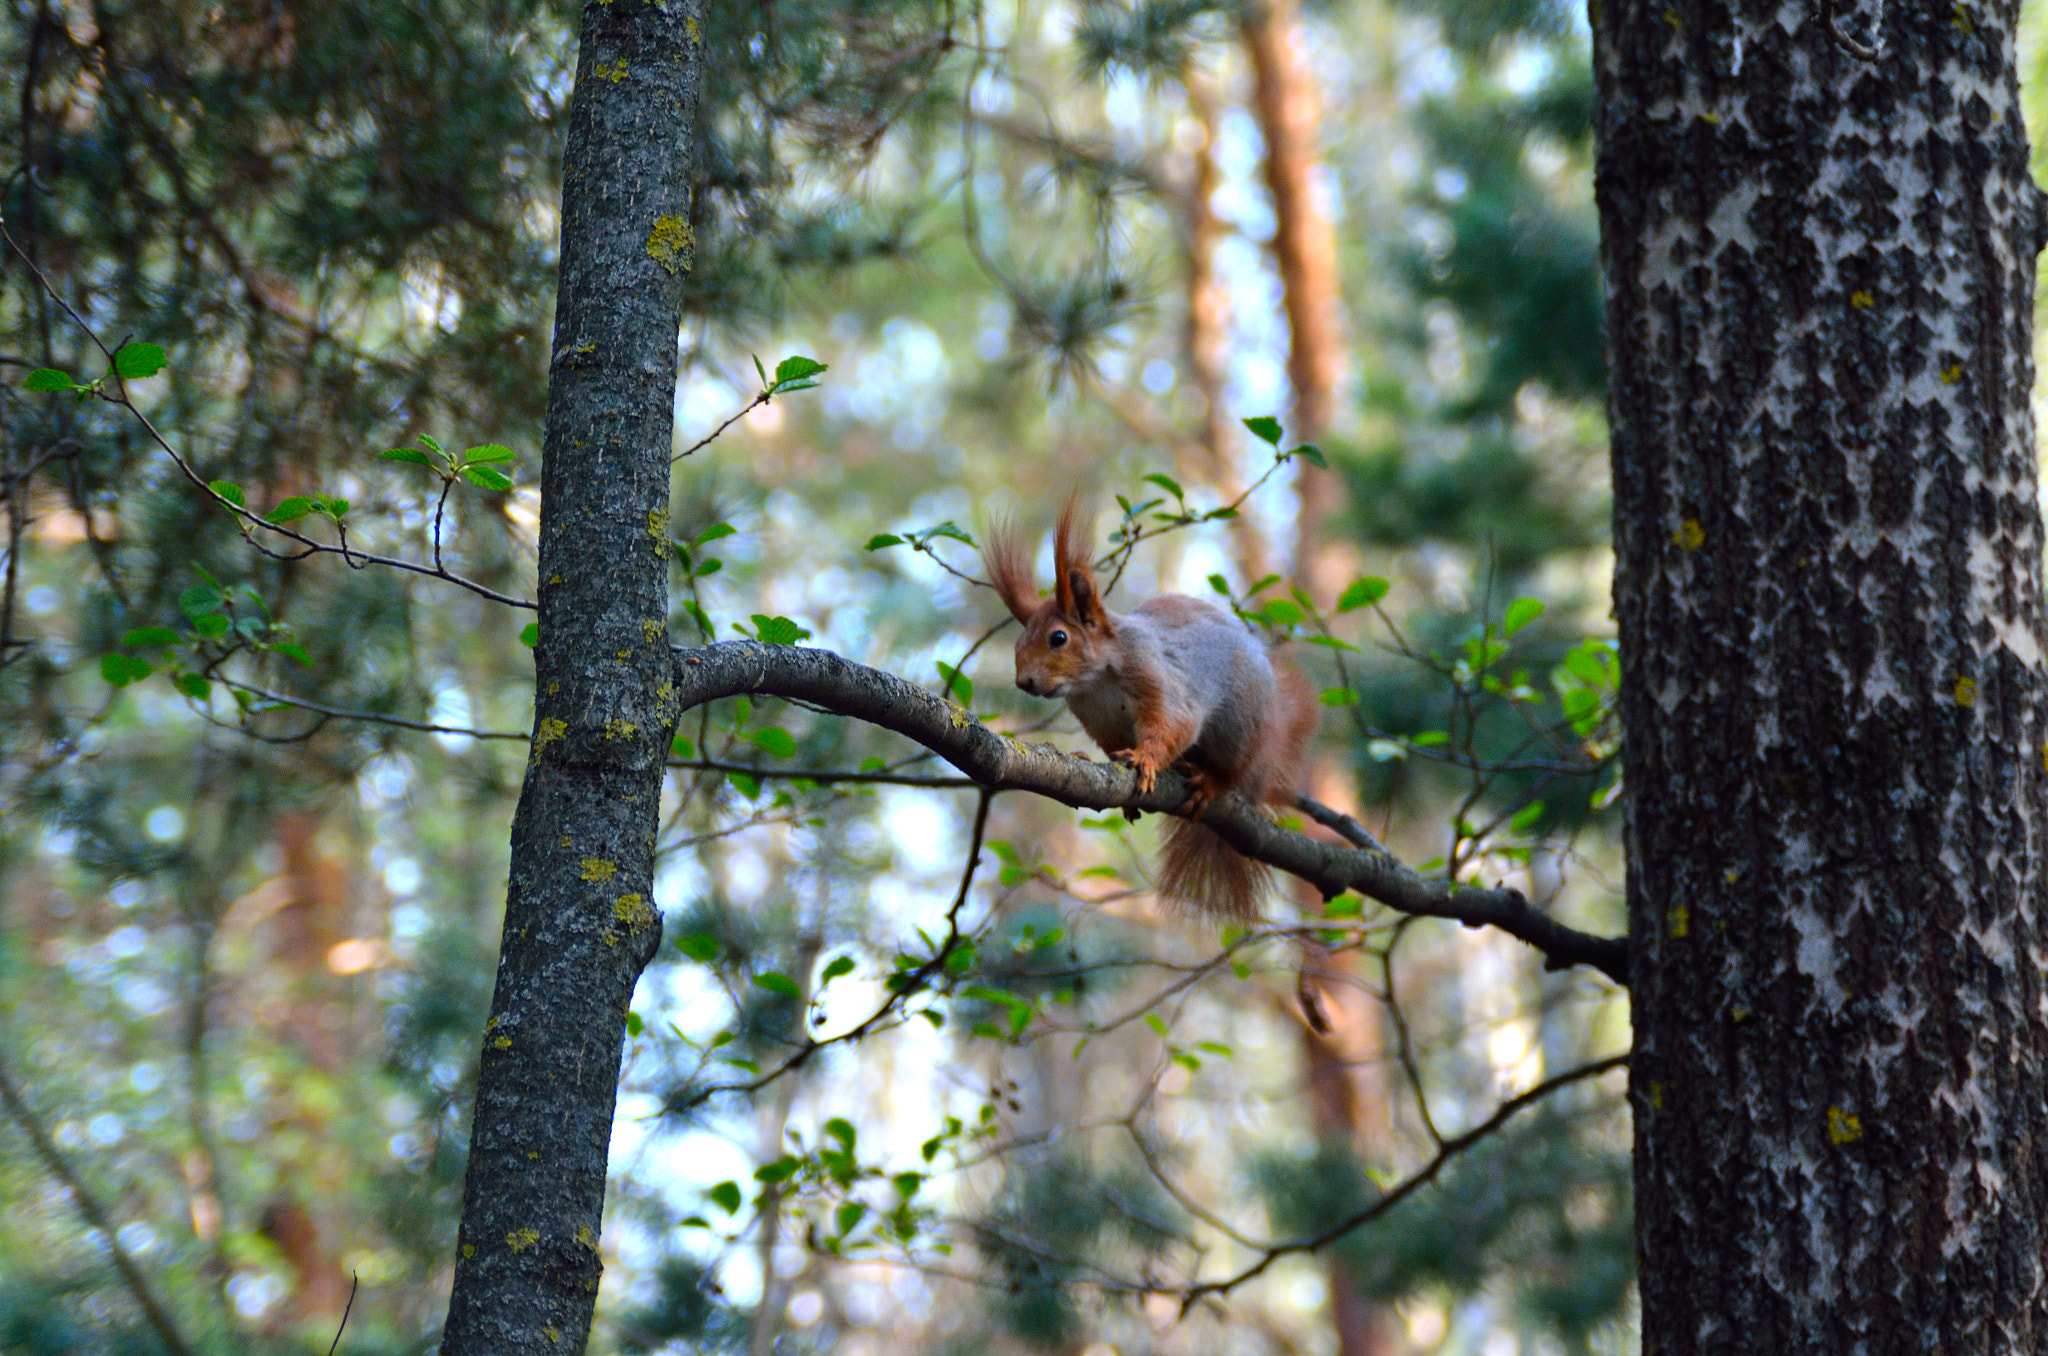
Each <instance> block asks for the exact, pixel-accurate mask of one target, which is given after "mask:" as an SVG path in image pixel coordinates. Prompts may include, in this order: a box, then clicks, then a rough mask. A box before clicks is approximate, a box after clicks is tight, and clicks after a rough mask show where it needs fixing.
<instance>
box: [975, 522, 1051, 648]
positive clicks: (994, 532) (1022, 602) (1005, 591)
mask: <svg viewBox="0 0 2048 1356" xmlns="http://www.w3.org/2000/svg"><path fill="white" fill-rule="evenodd" d="M981 559H982V563H983V564H984V565H986V566H987V567H988V577H989V582H990V583H991V584H993V585H995V590H996V596H997V597H999V598H1001V599H1002V600H1003V606H1004V607H1007V608H1008V609H1010V615H1011V616H1013V617H1015V618H1016V619H1017V620H1018V621H1020V622H1025V623H1029V622H1030V620H1031V614H1032V613H1034V612H1036V611H1038V590H1037V588H1036V587H1034V586H1033V584H1032V582H1031V551H1030V548H1028V547H1026V546H1025V544H1024V535H1023V534H1022V533H1021V532H1019V531H1018V530H1017V522H1016V519H1014V518H998V519H996V520H995V521H993V522H991V523H990V524H989V527H988V544H987V545H986V546H984V547H982V548H981Z"/></svg>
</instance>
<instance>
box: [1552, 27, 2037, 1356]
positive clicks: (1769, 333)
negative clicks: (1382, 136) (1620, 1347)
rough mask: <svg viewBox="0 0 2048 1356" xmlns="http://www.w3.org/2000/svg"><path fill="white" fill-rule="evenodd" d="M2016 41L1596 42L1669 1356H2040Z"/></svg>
mask: <svg viewBox="0 0 2048 1356" xmlns="http://www.w3.org/2000/svg"><path fill="white" fill-rule="evenodd" d="M2018 17H2019V14H2018V5H2017V3H2013V2H2012V0H1999V2H1998V3H1990V4H1983V3H1978V2H1977V0H1966V3H1962V4H1956V5H1943V6H1941V7H1939V8H1936V7H1931V6H1907V5H1886V6H1883V7H1881V8H1880V7H1870V8H1866V9H1862V10H1858V11H1851V12H1844V13H1842V14H1841V15H1840V20H1839V22H1840V24H1841V25H1842V30H1843V32H1842V35H1837V34H1835V33H1832V32H1831V31H1830V27H1829V25H1830V8H1829V7H1828V6H1826V5H1820V4H1815V5H1792V6H1785V5H1780V4H1778V3H1776V0H1770V2H1769V3H1765V2H1764V0H1740V2H1739V3H1735V4H1731V5H1725V6H1724V5H1711V6H1707V5H1692V4H1680V5H1678V6H1676V7H1675V8H1674V7H1669V6H1664V5H1651V6H1641V5H1622V4H1613V3H1601V2H1600V0H1596V3H1595V4H1594V5H1593V7H1592V27H1593V33H1594V46H1595V64H1596V72H1597V81H1598V105H1597V111H1596V129H1597V133H1598V136H1599V143H1600V151H1599V162H1598V173H1597V196H1598V201H1599V207H1600V214H1601V235H1602V262H1603V267H1604V270H1605V278H1606V290H1607V316H1608V320H1607V324H1608V336H1607V350H1608V353H1607V356H1608V363H1609V370H1610V374H1611V380H1610V395H1609V418H1610V423H1611V426H1612V430H1613V460H1614V495H1615V549H1616V556H1617V564H1616V571H1615V588H1614V593H1615V610H1616V616H1617V619H1618V621H1619V625H1620V634H1621V655H1622V663H1623V683H1622V709H1623V717H1624V722H1625V725H1626V728H1627V731H1628V739H1627V746H1626V749H1625V752H1624V765H1625V770H1626V784H1627V786H1628V787H1629V802H1628V807H1627V818H1626V835H1627V849H1628V860H1629V877H1628V896H1629V918H1630V929H1629V931H1630V936H1631V938H1632V941H1633V947H1634V952H1633V957H1632V974H1633V977H1634V979H1635V986H1634V990H1633V994H1632V1002H1633V1010H1634V1019H1635V1025H1636V1043H1635V1054H1634V1058H1633V1061H1632V1065H1631V1079H1632V1101H1633V1107H1634V1111H1635V1141H1636V1159H1635V1161H1636V1217H1637V1230H1638V1246H1639V1251H1640V1258H1641V1264H1642V1269H1641V1291H1642V1304H1643V1350H1644V1351H1645V1352H1646V1353H1650V1352H1655V1353H1657V1356H1678V1354H1679V1353H1692V1352H1729V1353H1734V1352H1756V1351H1771V1352H1787V1353H1790V1352H1851V1351H1854V1352H1859V1353H1861V1352H1869V1353H1885V1352H1901V1353H1904V1352H1914V1353H1921V1352H1929V1351H1942V1352H1955V1353H1962V1352H1983V1353H1993V1352H1998V1353H2008V1352H2019V1351H2038V1350H2041V1349H2042V1347H2043V1345H2044V1343H2048V1321H2044V1320H2048V1287H2044V1285H2043V1269H2042V1267H2043V1262H2042V1248H2043V1242H2044V1240H2043V1238H2042V1228H2041V1220H2042V1218H2043V1213H2044V1209H2048V1190H2044V1178H2043V1171H2042V1168H2043V1164H2042V1161H2041V1155H2042V1153H2043V1152H2044V1146H2048V1114H2044V1112H2048V1107H2044V1102H2043V1096H2042V1093H2043V1088H2042V1077H2041V1059H2042V1055H2041V1052H2042V1050H2043V1049H2044V1048H2048V1016H2044V1008H2043V990H2042V980H2041V974H2042V964H2043V960H2044V945H2043V938H2042V931H2041V919H2042V914H2041V895H2042V861H2041V837H2040V830H2039V828H2038V827H2037V822H2036V815H2035V810H2036V807H2038V805H2039V804H2040V799H2041V793H2042V789H2043V788H2042V782H2043V764H2042V760H2043V757H2044V752H2048V750H2044V746H2043V743H2042V735H2043V719H2042V682H2041V678H2042V669H2041V653H2042V613H2041V598H2040V582H2039V581H2040V568H2041V518H2040V510H2039V506H2038V503H2037V499H2036V486H2035V447H2034V433H2033V427H2032V420H2031V416H2030V412H2029V406H2028V396H2029V392H2030V389H2031V387H2032V384H2033V376H2034V372H2033V362H2032V356H2031V354H2032V343H2031V317H2032V310H2033V304H2034V255H2035V253H2036V251H2037V250H2038V249H2039V247H2040V240H2041V238H2040V235H2039V234H2038V232H2039V230H2040V227H2041V221H2042V217H2041V212H2040V208H2041V202H2040V195H2039V193H2038V192H2037V191H2036V190H2035V188H2034V187H2033V184H2032V182H2031V180H2030V179H2029V178H2028V172H2027V160H2028V155H2027V145H2026V138H2025V133H2024V131H2023V129H2022V127H2021V123H2020V108H2019V101H2018V89H2017V80H2016V77H2015V72H2014V57H2013V38H2014V30H2015V28H2016V26H2017V23H2018ZM1859 43H1864V44H1869V45H1870V46H1873V47H1875V48H1876V52H1875V53H1874V59H1872V60H1863V59H1859V58H1858V57H1857V56H1856V55H1855V54H1854V52H1853V50H1852V48H1853V47H1854V46H1855V45H1856V44H1859Z"/></svg>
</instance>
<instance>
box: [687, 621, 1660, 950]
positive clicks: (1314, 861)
mask: <svg viewBox="0 0 2048 1356" xmlns="http://www.w3.org/2000/svg"><path fill="white" fill-rule="evenodd" d="M675 656H676V688H677V695H678V697H679V698H680V700H681V704H682V707H683V709H685V710H687V709H689V708H690V707H693V706H697V705H700V704H702V703H704V702H708V701H712V700H715V699H716V698H719V697H732V696H738V695H740V694H742V693H753V694H760V695H766V696H774V697H784V698H794V699H798V700H802V701H806V702H810V703H812V704H813V705H816V706H819V707H822V708H824V709H825V710H828V711H832V712H835V713H837V714H839V715H842V716H852V717H854V718H855V719H857V720H864V721H867V722H868V723H869V724H871V725H879V726H882V727H883V728H884V729H888V730H893V731H895V732H896V733H897V734H900V735H903V736H904V737H906V738H908V739H913V740H915V741H917V742H918V743H919V744H922V745H924V746H925V747H926V748H928V749H930V750H931V751H932V752H933V753H936V754H938V755H939V756H940V757H941V758H944V759H945V760H946V761H947V762H949V763H951V764H952V765H953V766H954V767H956V768H958V769H960V771H961V772H963V773H965V774H966V775H967V776H968V777H970V778H972V779H973V780H974V781H975V782H977V783H978V784H980V785H981V786H983V787H985V788H987V789H989V790H991V791H1031V792H1035V793H1037V794H1038V795H1041V796H1045V797H1048V798H1050V799H1052V800H1056V801H1059V802H1060V803H1061V804H1063V805H1071V806H1074V807H1076V808H1085V809H1092V810H1107V809H1112V808H1116V807H1120V806H1128V807H1130V808H1132V809H1137V810H1152V811H1155V812H1158V813H1161V814H1168V813H1172V812H1173V811H1174V810H1175V809H1176V808H1177V807H1178V806H1180V805H1181V804H1182V803H1183V802H1185V801H1186V799H1187V796H1188V790H1189V788H1188V785H1187V783H1186V782H1185V781H1184V780H1183V779H1182V778H1180V777H1179V776H1178V775H1176V774H1173V773H1171V772H1168V773H1162V774H1161V775H1160V778H1159V782H1158V785H1157V786H1156V787H1154V788H1153V790H1152V792H1151V793H1150V794H1149V795H1139V794H1137V775H1136V774H1135V773H1133V772H1132V771H1130V770H1129V769H1128V768H1125V767H1123V766H1122V765H1120V764H1116V763H1108V762H1102V763H1097V762H1090V761H1088V760H1087V759H1083V758H1075V757H1071V756H1069V755H1067V754H1064V753H1061V752H1059V751H1058V750H1057V749H1054V748H1052V747H1051V746H1050V745H1046V744H1025V743H1023V742H1021V741H1019V740H1016V739H1013V738H1010V737H1008V736H1005V735H1000V734H997V733H996V732H995V731H993V730H991V729H989V728H988V727H987V726H985V725H983V724H982V723H981V722H979V721H977V720H976V719H974V717H973V716H971V715H969V714H968V713H967V712H966V711H964V710H962V709H961V708H960V707H958V706H955V705H952V704H951V703H948V702H944V701H941V700H940V699H939V698H937V697H936V696H933V695H932V694H931V693H929V692H926V691H925V690H924V689H923V688H920V687H918V686H916V685H915V684H912V683H908V682H905V681H904V680H903V679H901V678H897V677H895V676H893V675H891V674H887V673H883V672H881V671H880V670H878V669H871V668H868V667H866V666H865V665H861V664H856V663H854V662H853V661H851V660H848V659H844V658H841V657H840V656H839V655H836V654H833V653H832V652H830V651H829V650H812V649H800V648H798V647H796V646H789V645H766V644H762V643H761V642H759V641H730V642H726V643H723V644H718V645H709V646H705V647H704V648H702V649H695V650H691V649H678V650H676V651H675ZM1296 804H1297V805H1298V806H1299V807H1300V808H1301V809H1302V810H1303V811H1304V812H1306V813H1308V814H1309V815H1311V816H1313V817H1314V818H1315V819H1316V820H1317V821H1318V822H1320V823H1322V824H1324V825H1326V826H1327V827H1329V828H1331V829H1333V830H1335V831H1336V832H1337V833H1339V834H1340V835H1342V836H1343V837H1344V838H1346V839H1347V840H1348V841H1349V842H1350V843H1351V844H1352V845H1353V846H1349V847H1343V846H1336V845H1332V844H1329V843H1322V842H1318V841H1317V840H1315V839H1313V838H1310V837H1309V836H1308V835H1307V834H1304V833H1298V832H1295V831H1293V830H1291V829H1285V828H1282V827H1281V826H1280V825H1278V824H1276V823H1274V822H1273V821H1272V820H1271V819H1269V818H1267V817H1266V816H1265V815H1264V814H1262V813H1260V812H1259V811H1258V810H1257V809H1256V808H1254V807H1252V806H1249V805H1247V804H1246V803H1245V802H1244V801H1243V800H1242V799H1240V798H1238V797H1235V796H1228V797H1224V798H1223V799H1221V800H1219V801H1217V802H1216V803H1215V804H1213V805H1211V806H1210V807H1209V810H1208V811H1207V813H1205V814H1204V815H1203V816H1202V822H1203V823H1205V824H1207V825H1208V826H1209V827H1210V828H1211V829H1214V830H1215V831H1216V833H1217V834H1218V835H1219V836H1221V837H1222V838H1223V839H1224V841H1226V842H1228V843H1229V844H1230V845H1231V846H1232V847H1234V848H1236V849H1237V850H1238V851H1239V852H1242V853H1244V854H1245V855H1246V856H1247V857H1251V858H1253V859H1255V860H1257V861H1261V862H1264V863H1266V864H1267V865H1269V866H1274V867H1278V868H1279V869H1280V870H1282V871H1285V872H1287V873H1288V874H1289V875H1292V876H1299V877H1300V878H1301V879H1303V880H1305V881H1307V882H1308V883H1309V884H1311V885H1313V886H1315V887H1316V888H1317V889H1318V890H1320V891H1322V893H1323V896H1324V897H1325V898H1335V897H1336V896H1337V895H1340V894H1342V893H1344V892H1345V891H1347V890H1356V891H1357V892H1358V893H1359V894H1361V895H1364V896H1365V897H1366V898H1368V899H1373V900H1377V901H1379V902H1380V903H1382V904H1384V905H1386V906H1387V907H1389V908H1392V909H1396V910H1398V911H1400V912H1402V913H1407V914H1415V915H1418V916H1422V917H1429V918H1451V919H1455V920H1457V921H1458V922H1460V923H1463V924H1465V925H1466V926H1467V927H1481V926H1490V927H1496V928H1499V929H1500V930H1501V931H1502V932H1505V933H1507V934H1508V935H1509V936H1511V937H1514V938H1516V939H1518V940H1520V941H1523V942H1526V943H1528V944H1529V945H1530V946H1533V947H1535V948H1536V949H1537V950H1538V951H1541V952H1542V953H1543V956H1544V963H1545V964H1546V965H1547V966H1548V967H1549V968H1551V969H1564V968H1567V967H1569V966H1573V965H1590V966H1592V967H1593V968H1594V969H1596V970H1599V971H1600V972H1601V973H1602V974H1604V975H1606V976H1607V977H1608V978H1610V979H1612V980H1614V981H1615V982H1616V983H1617V984H1627V983H1628V941H1627V939H1626V938H1623V937H1597V936H1594V935H1592V934H1590V933H1584V932H1579V931H1577V930H1575V929H1573V928H1568V927H1566V926H1564V925H1563V924H1562V923H1559V922H1557V921H1556V920H1554V919H1552V918H1551V917H1549V916H1548V915H1547V914H1543V913H1539V912H1537V911H1536V910H1535V909H1533V908H1531V907H1530V905H1529V901H1528V900H1527V899H1525V898H1523V896H1522V892H1521V891H1519V890H1515V889H1512V888H1510V887H1507V886H1496V887H1493V888H1491V889H1482V888H1479V887H1475V886H1464V885H1458V884H1455V883H1453V882H1449V881H1434V880H1426V879H1424V878H1423V877H1422V876H1420V875H1418V874H1417V873H1416V872H1414V871H1412V870H1410V869H1409V868H1408V867H1407V866H1406V865H1404V864H1403V863H1401V862H1400V861H1399V860H1397V859H1396V858H1395V857H1394V856H1393V855H1392V854H1391V853H1389V852H1388V851H1387V850H1386V849H1385V848H1384V847H1382V846H1380V845H1379V843H1378V842H1377V841H1376V840H1374V839H1373V837H1372V835H1371V834H1369V833H1367V832H1366V830H1365V829H1364V827H1363V826H1361V825H1359V824H1358V823H1357V821H1356V820H1353V819H1351V818H1350V817H1349V816H1347V815H1341V814H1338V813H1337V812H1336V811H1334V810H1330V809H1328V808H1326V807H1324V806H1321V805H1318V804H1317V803H1316V802H1314V801H1312V800H1308V799H1307V798H1306V797H1303V798H1301V799H1300V800H1298V801H1297V802H1296Z"/></svg>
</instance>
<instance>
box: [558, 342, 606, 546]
mask: <svg viewBox="0 0 2048 1356" xmlns="http://www.w3.org/2000/svg"><path fill="white" fill-rule="evenodd" d="M569 351H570V352H571V353H574V354H575V355H576V356H578V357H579V358H580V357H582V356H583V355H585V354H588V353H595V352H597V345H596V344H578V345H576V347H574V348H572V349H570V350H569ZM555 578H557V579H560V578H561V576H560V575H556V576H555Z"/></svg>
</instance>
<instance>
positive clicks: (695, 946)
mask: <svg viewBox="0 0 2048 1356" xmlns="http://www.w3.org/2000/svg"><path fill="white" fill-rule="evenodd" d="M676 950H678V951H680V952H682V953H683V954H684V955H685V956H688V957H689V958H690V959H691V960H693V961H700V962H703V963H704V964H707V965H708V964H709V963H711V962H712V961H714V960H716V959H718V939H717V938H716V937H713V936H712V935H711V934H710V933H708V932H693V933H691V934H690V935H689V936H687V937H678V938H676Z"/></svg>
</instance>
